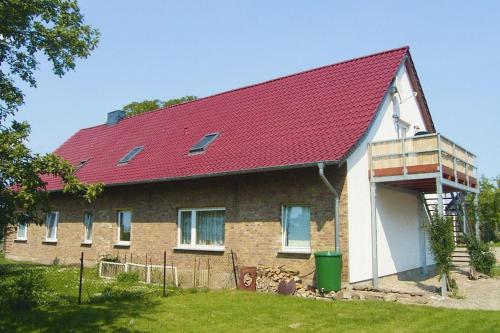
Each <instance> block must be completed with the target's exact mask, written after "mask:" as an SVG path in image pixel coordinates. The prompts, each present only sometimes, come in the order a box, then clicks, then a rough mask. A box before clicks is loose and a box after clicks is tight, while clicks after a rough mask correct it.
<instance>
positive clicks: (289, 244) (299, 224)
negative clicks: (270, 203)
mask: <svg viewBox="0 0 500 333" xmlns="http://www.w3.org/2000/svg"><path fill="white" fill-rule="evenodd" d="M282 219H283V221H282V226H283V251H285V252H287V251H290V252H298V253H309V252H310V251H311V209H310V207H308V206H295V205H294V206H284V207H283V216H282Z"/></svg>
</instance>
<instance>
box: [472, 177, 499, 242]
mask: <svg viewBox="0 0 500 333" xmlns="http://www.w3.org/2000/svg"><path fill="white" fill-rule="evenodd" d="M466 202H467V218H468V220H469V221H475V219H474V216H475V213H476V211H477V215H478V218H479V222H480V225H479V226H480V231H481V239H482V240H484V241H486V242H490V241H492V242H496V241H498V228H499V225H500V176H497V177H496V178H493V179H488V178H486V177H485V176H482V177H481V179H479V195H478V205H477V207H476V205H475V203H474V196H473V195H472V194H470V195H468V196H467V198H466Z"/></svg>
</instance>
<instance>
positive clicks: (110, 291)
mask: <svg viewBox="0 0 500 333" xmlns="http://www.w3.org/2000/svg"><path fill="white" fill-rule="evenodd" d="M157 294H158V291H157V290H155V289H154V288H151V287H150V286H147V285H143V284H140V285H134V284H130V283H119V282H115V283H112V284H109V285H107V286H105V287H104V289H103V290H102V293H101V295H100V296H98V297H95V298H94V299H93V301H99V300H113V301H117V300H136V299H145V298H148V297H152V296H155V295H157Z"/></svg>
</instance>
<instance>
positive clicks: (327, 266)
mask: <svg viewBox="0 0 500 333" xmlns="http://www.w3.org/2000/svg"><path fill="white" fill-rule="evenodd" d="M314 257H315V259H316V282H317V285H318V289H320V290H323V291H327V292H328V291H339V290H340V280H341V276H342V253H340V252H335V251H320V252H316V253H314Z"/></svg>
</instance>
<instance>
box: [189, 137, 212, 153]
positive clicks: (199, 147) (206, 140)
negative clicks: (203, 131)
mask: <svg viewBox="0 0 500 333" xmlns="http://www.w3.org/2000/svg"><path fill="white" fill-rule="evenodd" d="M217 136H219V133H211V134H207V135H205V136H204V137H203V138H202V139H201V140H200V141H198V143H197V144H195V145H194V146H193V147H192V148H191V149H190V150H189V152H190V153H200V152H203V151H205V150H206V149H207V147H208V146H209V145H210V144H211V143H212V142H213V141H214V140H215V139H216V138H217Z"/></svg>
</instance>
